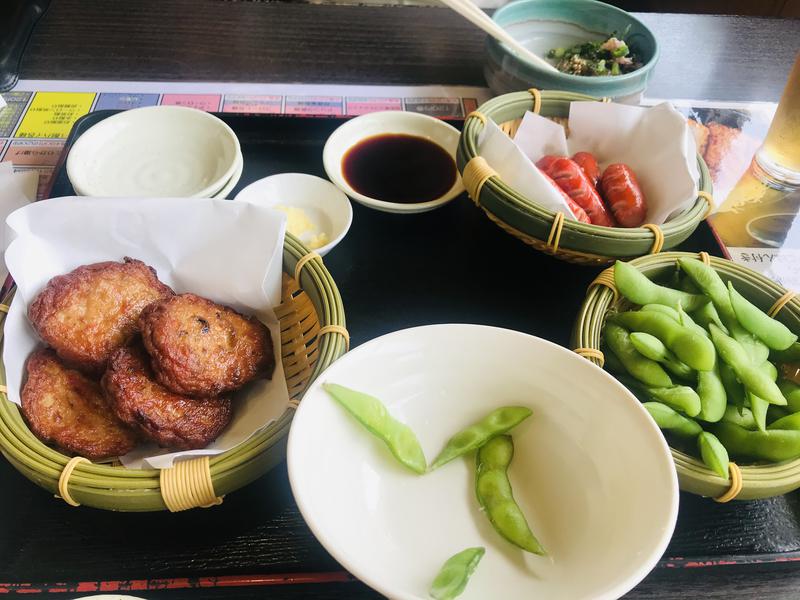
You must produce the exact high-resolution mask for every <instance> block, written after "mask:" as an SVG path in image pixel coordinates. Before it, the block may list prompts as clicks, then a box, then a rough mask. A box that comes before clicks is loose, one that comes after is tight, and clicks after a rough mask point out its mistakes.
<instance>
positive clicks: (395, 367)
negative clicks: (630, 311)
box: [287, 325, 678, 600]
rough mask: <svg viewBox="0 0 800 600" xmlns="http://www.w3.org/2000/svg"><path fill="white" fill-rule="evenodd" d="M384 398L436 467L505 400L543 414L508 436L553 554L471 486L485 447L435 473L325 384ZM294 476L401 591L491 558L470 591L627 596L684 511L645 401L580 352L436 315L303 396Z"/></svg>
mask: <svg viewBox="0 0 800 600" xmlns="http://www.w3.org/2000/svg"><path fill="white" fill-rule="evenodd" d="M326 382H332V383H338V384H341V385H344V386H348V387H351V388H354V389H357V390H359V391H363V392H366V393H369V394H372V395H374V396H376V397H378V398H379V399H381V400H382V401H383V402H384V403H385V404H386V405H387V407H388V409H389V411H390V412H391V414H392V415H393V416H395V417H396V418H398V419H399V420H401V421H402V422H404V423H406V424H408V425H409V426H410V427H411V428H412V429H413V430H414V431H415V432H416V434H417V436H418V437H419V439H420V442H421V444H422V446H423V449H424V451H425V456H426V457H427V459H428V462H430V461H432V460H433V458H434V457H435V456H436V454H437V453H438V452H439V450H441V448H442V447H443V445H444V444H445V442H446V441H447V439H448V438H449V437H450V436H451V435H453V434H454V433H456V432H457V431H459V430H460V429H462V428H464V427H465V426H467V425H469V424H470V423H472V422H474V421H476V420H477V419H479V418H481V417H482V416H484V415H485V414H486V413H488V412H489V411H490V410H493V409H495V408H498V407H500V406H504V405H511V404H520V405H525V406H529V407H530V408H531V409H532V410H533V415H532V416H531V417H530V418H529V419H527V420H526V421H525V422H523V423H522V424H521V425H520V426H519V427H517V428H516V429H515V430H514V431H513V432H512V436H513V438H514V442H515V455H514V459H513V461H512V465H511V468H510V470H509V474H510V479H511V483H512V486H513V488H514V496H515V498H516V500H517V502H518V503H519V505H520V506H521V507H522V509H523V511H524V512H525V514H526V515H527V518H528V521H529V523H530V525H531V528H532V530H533V531H534V532H535V533H536V535H537V537H538V538H539V540H540V541H541V542H542V544H543V545H544V547H545V548H546V549H547V550H548V552H549V556H548V557H537V556H533V555H529V554H525V553H524V552H523V551H521V550H518V549H517V548H515V547H514V546H511V545H510V544H509V543H508V542H506V541H505V540H504V539H502V538H501V537H500V536H499V535H498V534H497V533H496V532H495V531H494V529H493V528H492V526H491V525H490V523H489V521H488V519H487V518H486V516H485V515H484V514H483V513H481V511H480V510H479V508H478V503H477V501H476V499H475V492H474V460H475V458H474V455H468V456H467V457H464V458H461V459H456V460H455V461H453V462H452V463H449V464H447V465H445V466H444V467H441V468H440V469H438V470H436V471H434V472H432V473H429V474H427V475H424V476H417V475H414V474H413V473H412V472H410V471H408V470H407V469H405V468H404V467H402V466H401V465H400V464H399V463H397V461H395V459H394V458H393V457H392V455H391V454H390V453H389V451H388V449H387V448H386V447H385V446H384V445H383V443H382V442H380V441H379V440H377V439H376V438H375V437H373V436H372V435H371V434H369V433H367V432H366V430H364V429H363V427H362V426H361V425H360V424H359V423H357V422H356V421H355V420H354V419H353V418H352V417H351V416H350V415H349V414H347V413H346V412H345V411H344V409H343V408H342V407H341V406H339V405H338V404H336V403H335V402H334V401H333V400H332V399H331V398H330V397H329V396H328V395H327V394H326V393H325V392H324V390H323V389H322V387H321V386H322V384H323V383H326ZM287 460H288V466H289V478H290V482H291V486H292V492H293V493H294V497H295V500H296V501H297V504H298V506H299V508H300V511H301V512H302V514H303V517H304V518H305V520H306V522H307V523H308V525H309V527H310V528H311V530H312V531H313V533H314V535H316V537H317V538H318V539H319V541H320V542H321V543H322V545H323V546H325V548H326V549H327V550H328V552H330V553H331V554H332V555H333V557H334V558H335V559H336V560H337V561H339V562H340V563H341V564H342V565H344V567H345V568H346V569H347V570H349V571H350V572H352V573H353V574H354V575H356V576H357V577H358V578H359V579H361V580H363V581H364V582H365V583H367V584H368V585H370V586H371V587H373V588H374V589H375V590H377V591H378V592H380V593H381V594H384V595H386V596H388V597H390V598H399V599H408V600H411V599H421V598H427V597H428V594H427V591H428V588H429V586H430V583H431V581H432V580H433V578H434V576H435V575H436V573H437V571H438V570H439V568H440V566H441V565H442V563H444V561H445V560H446V559H447V558H448V557H450V556H451V555H453V554H455V553H456V552H459V551H461V550H463V549H465V548H468V547H471V546H485V547H486V555H485V556H484V558H483V560H482V561H481V563H480V565H479V566H478V569H477V570H476V572H475V574H474V575H473V576H472V578H471V580H470V583H469V585H468V586H467V589H466V591H465V592H464V594H463V596H462V597H463V598H464V599H465V600H469V599H470V598H472V599H488V598H502V599H503V600H516V599H520V600H522V599H524V600H529V599H530V598H547V599H548V600H559V599H564V600H566V599H569V600H579V599H589V598H591V599H593V600H597V599H608V598H617V597H619V596H621V595H623V594H624V593H625V592H627V591H628V590H630V589H631V588H633V587H634V586H635V585H636V584H637V583H638V582H639V581H641V580H642V579H643V578H644V577H645V575H647V573H648V572H649V571H650V570H651V569H652V568H653V566H654V565H655V564H656V562H657V560H658V559H659V558H660V557H661V555H662V553H663V552H664V550H665V549H666V547H667V543H668V542H669V539H670V536H671V535H672V531H673V529H674V527H675V520H676V518H677V511H678V482H677V477H676V475H675V468H674V466H673V464H672V457H671V456H670V452H669V448H668V446H667V444H666V442H665V441H664V438H663V436H662V435H661V432H660V431H659V430H658V428H657V426H656V425H655V423H654V422H653V421H652V419H651V418H650V416H649V415H648V414H647V412H646V411H645V410H644V409H643V408H642V407H641V405H640V404H639V402H638V401H637V400H636V398H634V397H633V395H631V394H630V392H628V391H627V390H626V389H625V388H624V387H623V386H622V385H621V384H619V383H618V382H617V381H615V380H614V378H613V377H611V376H610V375H608V374H607V373H605V372H604V371H603V370H601V369H599V368H597V367H596V366H594V365H593V364H592V363H590V362H589V361H587V360H585V359H584V358H581V357H580V356H578V355H577V354H575V353H573V352H570V351H568V350H566V349H565V348H562V347H560V346H557V345H555V344H553V343H551V342H548V341H545V340H542V339H539V338H535V337H533V336H529V335H526V334H523V333H519V332H515V331H510V330H506V329H497V328H493V327H485V326H478V325H433V326H427V327H418V328H413V329H406V330H403V331H398V332H395V333H391V334H388V335H385V336H383V337H380V338H377V339H374V340H372V341H370V342H368V343H366V344H364V345H362V346H359V347H358V348H356V349H355V350H353V351H352V352H350V353H348V354H346V355H345V356H344V357H342V358H341V359H339V360H338V361H337V362H335V363H334V364H333V365H331V366H330V367H329V368H328V369H327V370H326V371H325V372H324V373H323V374H322V375H320V376H319V377H318V378H317V379H316V380H315V382H314V384H313V385H312V386H311V388H310V389H309V390H308V391H307V392H306V394H305V396H304V398H303V401H302V402H301V403H300V406H299V408H298V410H297V414H296V415H295V417H294V421H293V423H292V428H291V431H290V434H289V442H288V457H287Z"/></svg>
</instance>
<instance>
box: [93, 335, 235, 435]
mask: <svg viewBox="0 0 800 600" xmlns="http://www.w3.org/2000/svg"><path fill="white" fill-rule="evenodd" d="M149 362H150V361H149V357H148V356H147V353H146V352H145V350H144V348H143V347H142V346H141V344H136V345H135V346H127V347H125V348H120V349H119V350H117V351H116V352H115V353H114V354H113V355H112V356H111V359H110V360H109V361H108V368H107V369H106V372H105V375H103V379H102V386H103V390H105V392H106V396H107V397H108V400H109V403H110V405H111V407H112V409H113V410H114V412H116V414H117V415H118V416H119V418H120V419H122V420H123V421H124V422H125V423H127V424H128V425H130V426H132V427H135V428H137V429H139V430H140V431H141V432H142V434H144V436H145V437H147V438H149V439H151V440H153V441H154V442H157V443H158V444H159V445H161V446H164V447H167V448H175V449H178V450H193V449H196V448H205V447H206V446H208V444H209V443H211V442H212V441H214V439H216V437H217V436H218V435H219V434H220V432H221V431H222V430H223V429H225V427H226V426H227V425H228V423H229V422H230V420H231V414H232V411H231V401H230V398H226V397H220V396H217V397H213V398H190V397H188V396H181V395H179V394H175V393H173V392H170V391H169V390H168V389H166V388H165V387H164V386H162V385H160V384H159V383H158V382H157V381H155V379H154V377H153V372H152V370H151V369H150V364H149Z"/></svg>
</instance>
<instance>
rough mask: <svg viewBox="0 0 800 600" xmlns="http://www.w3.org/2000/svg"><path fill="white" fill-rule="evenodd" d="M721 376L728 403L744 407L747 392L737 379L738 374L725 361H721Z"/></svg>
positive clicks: (740, 407)
mask: <svg viewBox="0 0 800 600" xmlns="http://www.w3.org/2000/svg"><path fill="white" fill-rule="evenodd" d="M719 376H720V379H722V385H723V386H725V395H726V396H727V397H728V402H729V403H731V404H733V405H734V406H736V407H737V408H739V409H740V410H741V409H742V408H743V407H744V403H745V399H746V392H745V391H744V386H743V385H742V383H741V382H740V381H739V380H738V379H736V373H734V372H733V369H731V368H730V366H728V365H727V364H726V363H725V362H724V361H719Z"/></svg>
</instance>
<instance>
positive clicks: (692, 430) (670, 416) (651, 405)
mask: <svg viewBox="0 0 800 600" xmlns="http://www.w3.org/2000/svg"><path fill="white" fill-rule="evenodd" d="M642 406H644V408H645V410H647V412H649V413H650V416H651V417H653V420H654V421H655V422H656V425H658V426H659V428H661V429H665V430H666V431H669V432H670V433H674V434H675V435H679V436H681V437H689V438H692V437H695V436H696V435H699V434H700V433H701V432H702V431H703V428H702V427H700V425H698V424H697V422H696V421H693V420H692V419H690V418H689V417H684V416H683V415H682V414H680V413H678V412H677V411H675V410H673V409H672V408H670V407H669V406H667V405H666V404H662V403H661V402H645V403H643V404H642Z"/></svg>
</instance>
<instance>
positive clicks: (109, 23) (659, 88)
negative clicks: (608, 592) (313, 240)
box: [0, 0, 800, 599]
mask: <svg viewBox="0 0 800 600" xmlns="http://www.w3.org/2000/svg"><path fill="white" fill-rule="evenodd" d="M640 16H641V18H642V19H643V20H644V21H645V22H646V23H647V24H648V25H649V26H650V27H652V29H653V30H654V32H655V34H656V36H657V37H658V38H659V40H661V43H662V57H661V62H660V63H659V66H658V68H657V69H656V72H655V76H654V78H653V80H652V84H651V86H650V88H649V90H648V94H649V95H651V96H654V97H672V98H695V99H729V100H770V101H775V100H777V98H778V97H779V95H780V91H781V89H782V87H783V84H784V81H785V77H786V74H787V72H788V68H789V65H790V63H791V61H792V60H793V58H794V54H795V52H796V51H797V50H798V44H799V43H800V42H799V40H800V22H798V21H783V20H773V19H754V18H737V17H713V16H702V17H700V16H681V15H663V14H646V15H640ZM482 65H483V35H482V34H481V33H480V32H478V31H476V30H474V29H473V28H472V27H471V26H469V25H468V24H466V23H465V22H464V21H463V20H462V19H461V18H460V17H458V16H456V15H454V14H453V13H451V12H449V11H447V10H444V9H438V8H411V7H358V6H329V5H317V6H311V5H304V4H278V3H275V4H272V3H269V4H267V3H260V2H237V1H225V0H172V1H171V2H161V1H160V0H140V1H138V2H135V3H133V2H130V1H127V0H53V3H52V6H51V8H50V10H49V12H48V13H47V15H46V16H45V18H44V19H43V20H42V22H41V23H40V24H39V26H38V27H37V29H36V30H35V32H34V34H33V36H32V38H31V40H30V44H29V46H28V49H27V51H26V53H25V56H24V58H23V61H22V72H21V77H23V78H27V79H125V80H210V81H261V82H264V81H274V82H305V83H311V82H320V83H323V82H325V83H372V84H425V83H449V84H473V85H483V77H482ZM357 318H358V316H357V315H351V319H357ZM0 481H2V482H3V487H4V490H13V493H6V494H0V511H3V514H4V516H5V518H4V519H3V521H2V524H0V582H28V583H33V584H42V583H48V584H57V583H58V582H65V581H67V582H71V581H110V580H121V581H125V580H130V579H154V578H163V579H164V580H165V586H166V585H167V582H169V584H170V585H172V586H174V585H180V584H181V583H182V581H181V580H180V578H181V577H188V578H189V580H187V581H185V583H186V584H192V583H196V581H195V578H196V577H197V576H198V574H202V575H209V576H213V577H219V576H223V577H225V576H228V577H230V579H223V580H217V581H216V584H217V585H218V586H219V587H214V588H208V589H202V590H198V589H183V590H182V589H165V590H163V591H148V592H146V593H144V592H142V593H139V595H142V596H146V597H148V598H167V599H169V598H192V599H195V598H249V597H270V598H277V599H289V598H321V599H325V598H351V599H361V598H373V597H376V594H374V593H373V592H371V591H370V590H369V589H368V588H366V587H365V586H364V585H362V584H361V583H359V582H357V581H352V580H350V579H349V578H347V577H346V576H345V575H343V574H342V573H341V572H340V568H339V567H338V565H337V564H336V563H335V561H333V559H331V558H330V557H329V556H328V555H327V554H326V553H325V552H324V551H323V550H322V549H321V548H320V547H319V546H318V545H317V544H316V542H315V541H314V540H313V538H310V533H309V532H308V530H307V528H306V526H305V524H304V523H303V521H302V518H301V517H300V515H299V513H298V511H297V508H296V507H295V505H294V502H293V500H292V498H291V495H290V492H289V490H288V486H287V485H286V473H285V466H281V467H278V468H277V469H275V470H274V471H273V472H271V473H270V474H268V475H266V476H265V477H263V478H262V479H260V480H259V481H257V482H256V483H254V484H252V485H250V486H248V487H247V488H245V489H243V490H240V491H239V492H236V493H235V494H232V495H231V496H230V498H228V499H226V502H225V504H224V505H223V506H222V507H220V508H217V509H214V510H213V511H209V512H208V513H205V515H206V516H204V513H201V512H200V511H193V512H191V513H186V514H176V515H169V514H152V515H117V514H112V513H106V512H101V511H93V510H90V509H83V508H79V509H73V508H70V507H67V506H66V505H64V504H62V503H59V502H55V501H54V500H52V499H51V498H48V497H47V495H46V494H43V493H42V491H41V490H40V489H38V488H36V487H35V486H33V485H31V484H29V483H28V482H27V481H25V480H24V479H23V478H22V477H21V476H20V475H19V474H18V473H16V471H14V470H13V469H12V468H11V467H10V466H9V465H8V464H7V463H6V462H5V461H0ZM15 515H24V518H23V519H20V518H15ZM734 526H735V525H734ZM697 527H698V530H699V531H700V533H699V534H698V535H699V537H702V535H703V533H702V523H698V524H697ZM287 573H289V574H290V575H289V576H288V578H289V580H291V583H294V585H275V586H270V587H254V586H243V587H235V586H231V587H226V586H224V585H222V586H220V584H221V583H222V584H224V583H228V584H233V583H239V584H246V583H248V582H247V581H245V580H243V579H242V576H246V575H253V574H257V575H259V577H262V578H263V581H260V582H259V581H251V582H249V583H253V584H255V583H262V584H263V583H275V582H285V581H286V580H287V578H286V577H284V575H285V574H287ZM282 574H284V575H282ZM579 575H580V574H576V576H579ZM245 579H246V578H245ZM310 582H313V583H310ZM209 583H211V582H209ZM55 587H56V588H57V587H58V586H55ZM798 588H800V571H799V570H797V569H795V568H792V566H791V565H749V566H731V567H724V566H717V567H713V568H710V567H708V568H703V567H698V568H693V569H688V568H684V569H659V570H657V571H654V572H653V573H652V574H651V575H650V576H649V577H648V578H647V579H646V580H645V581H644V582H643V583H642V584H640V585H639V587H638V588H637V589H636V590H634V591H633V592H632V593H631V594H630V595H629V597H630V598H638V599H644V598H659V599H667V598H699V597H704V598H732V599H738V598H741V599H744V598H748V599H749V598H754V597H763V596H769V597H771V598H796V597H797V592H796V590H797V589H798ZM131 593H133V594H136V592H135V591H134V592H131ZM52 596H55V597H59V598H71V597H75V596H76V594H70V593H58V594H53V595H48V597H52Z"/></svg>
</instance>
